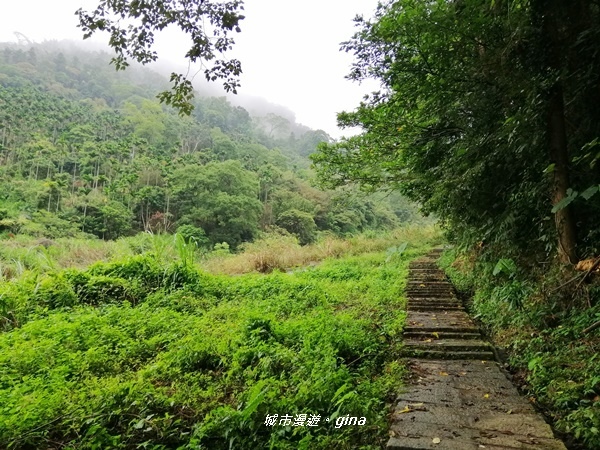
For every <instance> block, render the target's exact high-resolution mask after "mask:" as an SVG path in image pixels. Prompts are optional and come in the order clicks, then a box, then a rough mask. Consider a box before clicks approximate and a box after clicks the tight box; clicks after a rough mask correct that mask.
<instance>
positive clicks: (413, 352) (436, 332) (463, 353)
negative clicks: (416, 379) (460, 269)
mask: <svg viewBox="0 0 600 450" xmlns="http://www.w3.org/2000/svg"><path fill="white" fill-rule="evenodd" d="M440 253H441V249H440V250H434V251H432V252H431V253H430V254H429V255H428V256H427V257H425V258H421V259H417V260H415V261H413V262H412V263H411V264H410V266H409V267H410V271H409V275H408V282H407V284H406V296H407V298H408V308H407V310H408V317H407V319H406V326H405V327H404V339H405V341H404V345H405V354H406V356H413V357H419V358H430V359H478V360H493V359H494V352H493V348H492V346H491V345H490V344H489V343H487V342H485V341H484V340H483V339H482V336H481V334H480V332H479V329H478V328H477V326H476V325H475V324H474V323H473V321H472V320H471V318H470V317H469V315H468V314H467V313H466V312H465V310H464V308H463V305H462V303H461V302H460V301H459V299H458V298H457V297H456V294H455V293H454V288H453V287H452V284H450V282H449V281H448V280H447V279H446V276H445V275H444V273H443V272H442V271H441V270H440V269H439V268H438V267H437V265H436V260H437V258H438V257H439V255H440Z"/></svg>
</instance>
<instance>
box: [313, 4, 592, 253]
mask: <svg viewBox="0 0 600 450" xmlns="http://www.w3.org/2000/svg"><path fill="white" fill-rule="evenodd" d="M576 3H577V5H576V7H573V6H572V5H571V3H568V4H567V3H565V2H560V1H558V0H557V1H550V2H542V1H539V2H537V1H535V2H526V1H520V0H510V1H509V0H506V1H495V2H490V1H488V0H472V1H456V2H446V1H440V2H422V1H418V0H398V1H390V2H387V3H383V4H380V6H379V7H378V10H377V13H376V15H375V18H374V19H373V20H372V21H366V20H364V19H362V18H359V19H358V21H357V25H358V27H359V31H358V32H357V33H356V34H355V35H354V36H353V38H352V39H351V40H350V41H348V42H346V43H344V44H343V49H344V50H346V51H348V52H352V53H354V55H355V58H356V62H355V63H354V65H353V68H352V71H351V73H350V75H349V78H351V79H354V80H362V79H365V78H369V77H373V78H376V79H378V80H380V81H381V83H382V90H381V91H380V92H377V93H374V94H373V95H371V96H370V97H369V98H367V99H366V100H365V101H364V102H362V103H361V104H360V105H359V107H358V108H357V109H356V110H355V111H353V112H350V113H341V114H339V115H338V121H339V123H340V124H341V125H342V126H357V125H358V126H361V127H362V128H363V129H364V132H363V133H362V134H361V135H359V136H356V137H353V138H350V139H346V140H343V141H342V142H340V143H336V144H320V147H319V149H320V150H319V153H318V154H316V155H314V156H313V161H314V162H315V163H316V164H317V166H318V167H319V170H320V178H321V180H322V181H323V183H324V184H326V185H328V186H339V185H344V184H347V183H354V182H357V183H360V184H361V185H362V186H363V188H365V189H367V190H373V189H376V188H379V187H382V186H385V187H388V188H392V189H398V190H400V191H401V192H402V193H403V194H405V195H406V196H408V197H409V198H411V199H412V200H416V201H417V202H419V203H420V204H421V205H422V208H423V210H424V211H425V212H432V213H435V214H436V215H437V216H438V217H439V218H440V219H441V220H442V221H443V222H444V223H445V225H446V226H447V227H448V229H449V230H450V231H451V232H452V233H453V234H454V235H455V236H457V237H458V238H459V239H461V241H462V242H463V243H474V242H480V241H483V242H484V244H485V248H486V250H489V251H495V252H497V253H503V252H504V253H510V252H515V253H523V250H529V251H533V252H534V253H535V252H542V251H544V250H545V247H546V246H547V243H548V242H549V241H550V240H554V241H555V242H556V243H557V245H555V246H553V248H554V249H555V251H556V253H555V254H557V255H558V256H559V257H560V259H561V260H563V261H569V260H570V261H571V262H575V261H576V255H575V247H576V244H577V246H580V247H581V248H579V250H578V251H579V253H583V252H586V251H587V252H589V251H595V249H597V248H598V242H597V241H594V240H593V239H592V236H595V234H594V233H595V231H594V230H595V229H596V228H597V226H596V223H597V221H598V220H599V219H600V217H599V215H598V206H599V205H598V198H597V197H593V194H594V193H595V192H596V191H594V190H593V189H594V186H597V185H598V181H599V180H598V177H597V173H596V169H594V164H595V161H596V159H595V157H594V156H593V155H595V153H592V152H591V151H590V150H591V148H592V147H593V146H594V145H595V144H594V142H597V141H598V137H599V136H600V121H599V120H598V119H599V113H598V108H593V107H592V106H591V103H590V102H591V101H592V100H591V99H594V100H595V101H597V99H598V97H599V89H598V86H599V85H600V76H599V69H600V53H599V52H598V51H597V42H598V41H597V37H598V36H599V35H600V20H599V19H600V17H599V16H600V13H599V11H598V8H597V7H593V2H591V1H589V0H580V1H578V2H576ZM558 18H560V20H558ZM582 161H585V163H583V162H582ZM574 166H576V167H577V170H576V171H573V170H572V168H573V167H574ZM590 186H591V187H590ZM590 189H591V190H590ZM579 193H582V194H579ZM583 193H585V194H586V195H583ZM592 205H593V206H592ZM569 208H573V209H574V211H569ZM576 208H577V209H578V210H580V211H585V214H577V223H578V227H579V229H578V231H579V235H578V236H576V234H575V221H574V216H573V214H574V213H577V209H576ZM552 214H554V218H555V220H554V221H552V220H550V216H551V215H552ZM553 222H554V223H553ZM552 236H554V237H552ZM551 237H552V238H551ZM583 245H586V246H587V248H583V247H582V246H583ZM524 253H527V254H529V253H530V252H524Z"/></svg>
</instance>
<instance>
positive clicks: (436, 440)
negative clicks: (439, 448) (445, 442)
mask: <svg viewBox="0 0 600 450" xmlns="http://www.w3.org/2000/svg"><path fill="white" fill-rule="evenodd" d="M431 442H433V443H434V444H439V443H440V442H442V440H441V439H440V438H433V439H432V440H431Z"/></svg>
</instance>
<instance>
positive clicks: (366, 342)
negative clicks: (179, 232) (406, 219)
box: [0, 230, 439, 449]
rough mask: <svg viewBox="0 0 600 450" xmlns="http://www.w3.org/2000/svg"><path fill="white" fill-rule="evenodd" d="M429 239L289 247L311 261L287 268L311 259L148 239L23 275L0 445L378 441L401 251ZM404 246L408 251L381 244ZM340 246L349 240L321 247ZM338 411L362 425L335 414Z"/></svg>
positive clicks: (397, 371) (2, 370) (8, 306)
mask: <svg viewBox="0 0 600 450" xmlns="http://www.w3.org/2000/svg"><path fill="white" fill-rule="evenodd" d="M403 233H404V234H403ZM409 237H410V238H411V239H412V240H408V239H407V238H409ZM438 239H439V238H438V237H437V235H436V233H435V232H431V231H427V230H421V232H418V231H417V230H405V231H404V232H402V231H398V232H396V233H395V234H394V235H389V236H387V237H386V238H385V239H384V237H383V236H382V237H380V238H379V239H373V240H369V239H367V238H356V239H355V240H354V241H353V242H352V241H351V242H350V244H340V243H339V242H337V241H333V243H330V244H325V243H320V244H317V246H318V245H321V247H322V250H321V251H322V253H320V256H315V253H313V252H315V251H316V250H314V249H310V248H306V249H305V250H303V248H296V247H294V245H292V247H294V248H296V251H297V252H298V254H300V253H302V252H308V253H310V255H311V256H310V257H303V258H306V259H298V260H297V262H294V263H291V264H290V266H298V264H300V261H303V262H307V261H313V262H317V261H321V262H320V264H318V265H317V266H314V267H302V268H299V267H297V268H296V269H295V270H294V271H293V273H285V272H281V271H279V270H275V271H274V272H273V273H270V274H266V275H265V274H258V273H250V274H245V275H239V276H230V275H223V274H210V273H208V272H207V271H205V270H200V269H199V268H198V263H197V260H196V258H197V255H195V254H194V252H191V251H190V250H189V249H187V250H186V249H185V248H181V245H180V248H179V249H173V248H172V246H167V245H165V246H163V247H160V246H159V245H157V244H156V243H154V245H155V248H154V249H153V250H150V251H144V252H141V254H138V255H133V256H131V255H129V256H121V258H120V259H116V260H115V259H112V260H111V261H109V262H98V263H95V264H92V265H89V267H87V268H85V269H75V268H70V269H61V268H57V269H55V270H49V271H41V270H39V268H38V269H37V270H36V269H35V268H33V269H30V270H27V271H24V272H23V274H21V275H20V276H17V277H15V278H14V279H13V280H12V281H10V282H4V283H3V284H2V286H1V289H2V292H1V293H0V316H1V317H0V320H1V328H2V330H3V332H2V333H1V334H0V442H3V443H6V445H7V446H8V448H11V449H58V448H70V449H71V448H72V449H105V448H110V449H112V448H115V449H116V448H123V449H129V448H150V449H173V448H178V449H192V448H193V449H229V448H237V449H246V448H273V449H298V448H318V449H350V448H363V449H377V448H382V445H383V444H384V443H385V440H386V439H387V417H386V416H387V413H388V409H387V403H388V402H389V399H390V395H391V394H392V393H393V392H394V390H395V389H396V388H397V387H398V385H399V383H401V378H402V374H403V370H404V368H403V366H402V364H401V363H399V362H398V360H397V359H398V354H399V350H400V348H401V345H402V340H401V332H402V327H403V324H404V318H405V314H404V310H405V298H404V297H403V294H402V290H403V288H404V285H405V280H406V274H407V266H408V261H409V260H410V259H412V258H413V257H416V256H417V255H420V254H422V253H424V252H426V251H427V250H428V249H429V248H430V247H431V245H432V244H434V243H436V242H437V240H438ZM403 242H408V246H407V248H406V250H405V251H403V252H401V251H398V249H397V247H393V248H390V247H392V245H391V244H394V245H395V246H397V245H399V244H402V243H403ZM290 244H293V243H289V242H287V243H286V242H283V243H279V244H278V245H280V246H284V248H285V246H289V245H290ZM120 245H122V243H115V244H114V246H115V247H114V248H120V247H119V246H120ZM255 245H256V246H257V247H255V248H258V246H261V248H263V249H264V248H269V245H271V246H272V245H274V243H271V244H269V245H267V243H264V242H263V243H259V244H255ZM336 245H340V246H343V247H344V248H345V250H344V251H340V250H335V253H333V254H327V253H328V252H331V251H333V250H331V249H333V248H335V246H336ZM292 247H289V248H292ZM279 248H281V247H279ZM315 248H317V247H315ZM328 248H329V250H328ZM382 249H384V250H385V249H387V251H378V252H373V250H382ZM250 251H251V249H250ZM160 252H162V254H159V253H160ZM167 253H169V255H167ZM170 253H173V255H170ZM280 253H281V252H280ZM288 253H290V252H288ZM175 254H177V255H178V256H175ZM171 256H173V260H171ZM288 256H289V255H288ZM328 256H329V258H328ZM331 256H337V257H338V258H337V259H334V258H331ZM247 257H248V256H245V257H243V256H242V255H224V254H221V255H216V256H214V257H213V258H214V259H213V261H212V262H211V263H210V264H212V266H211V265H210V264H206V265H207V266H208V267H211V269H212V270H213V271H214V272H229V273H236V272H237V273H239V272H244V271H248V270H256V269H257V268H258V269H260V267H253V269H248V268H247V267H248V266H247V265H246V266H244V267H245V268H244V270H240V269H239V268H241V267H243V265H242V264H241V263H239V261H240V260H241V258H247ZM253 258H254V259H253ZM55 259H57V258H55ZM107 259H108V257H107ZM255 260H256V259H255V257H251V258H250V259H249V261H255ZM207 261H208V260H207ZM232 261H236V262H235V263H234V262H232ZM61 264H62V263H61ZM69 265H71V264H66V266H69ZM84 266H85V265H84ZM231 267H237V268H238V269H236V270H232V269H231ZM278 268H280V267H279V266H274V267H273V269H278ZM269 270H270V269H269ZM275 414H277V415H278V417H277V420H276V422H275V424H274V425H272V426H269V425H266V424H265V420H266V419H267V416H270V417H271V418H272V417H273V416H274V415H275ZM317 416H318V417H319V419H318V421H317ZM347 416H350V417H357V418H358V419H360V420H362V421H363V423H364V424H363V425H344V424H345V423H347V422H348V421H349V419H348V420H345V419H344V417H347ZM287 417H290V418H291V419H289V420H291V421H290V422H289V423H288V421H287V420H288V419H287ZM361 418H362V419H361ZM303 419H304V420H303ZM309 423H310V425H309Z"/></svg>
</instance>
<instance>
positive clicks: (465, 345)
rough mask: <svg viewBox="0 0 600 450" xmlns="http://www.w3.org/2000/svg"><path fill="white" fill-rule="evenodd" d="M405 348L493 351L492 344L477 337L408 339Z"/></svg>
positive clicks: (445, 350)
mask: <svg viewBox="0 0 600 450" xmlns="http://www.w3.org/2000/svg"><path fill="white" fill-rule="evenodd" d="M404 346H405V348H411V349H417V350H433V351H444V352H483V351H490V352H491V351H492V346H491V345H490V344H489V343H487V342H484V341H482V340H477V339H424V340H419V339H406V340H405V341H404Z"/></svg>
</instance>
